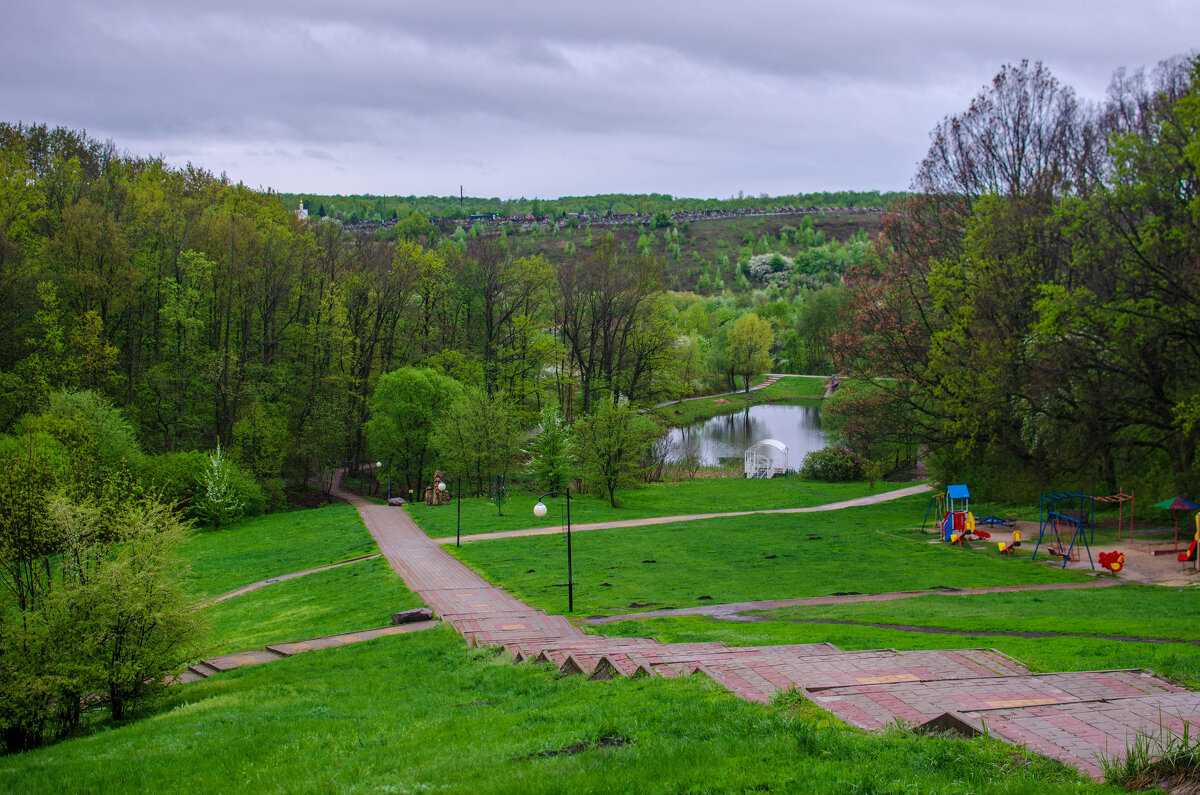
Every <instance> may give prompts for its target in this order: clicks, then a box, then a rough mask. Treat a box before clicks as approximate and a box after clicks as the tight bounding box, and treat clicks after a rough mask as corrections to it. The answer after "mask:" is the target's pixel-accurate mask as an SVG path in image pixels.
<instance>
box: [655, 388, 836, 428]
mask: <svg viewBox="0 0 1200 795" xmlns="http://www.w3.org/2000/svg"><path fill="white" fill-rule="evenodd" d="M762 380H765V379H761V378H760V379H757V380H756V383H761V382H762ZM824 395H825V379H824V378H816V377H810V376H788V377H784V378H781V379H779V380H778V381H776V382H775V383H773V384H771V385H770V386H768V387H765V388H763V389H756V390H754V391H752V392H737V393H732V394H728V395H714V396H713V397H706V398H701V399H699V400H685V401H682V402H676V403H670V404H668V405H666V406H663V407H661V408H658V409H654V410H653V412H652V413H653V414H654V415H655V416H656V417H658V418H659V419H660V420H661V421H662V422H664V423H666V424H668V425H689V424H691V423H693V422H697V421H699V420H704V419H708V418H709V417H717V416H720V415H722V414H732V413H734V412H737V411H741V410H743V409H745V408H748V407H750V406H756V405H758V404H760V403H795V402H800V401H811V400H820V399H821V398H822V397H823V396H824Z"/></svg>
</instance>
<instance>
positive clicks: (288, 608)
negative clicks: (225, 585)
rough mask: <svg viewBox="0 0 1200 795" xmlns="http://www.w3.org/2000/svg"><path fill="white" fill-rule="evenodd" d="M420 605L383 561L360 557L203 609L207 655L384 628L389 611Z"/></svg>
mask: <svg viewBox="0 0 1200 795" xmlns="http://www.w3.org/2000/svg"><path fill="white" fill-rule="evenodd" d="M363 532H366V531H365V530H364V531H363ZM422 604H423V603H422V602H421V600H420V598H419V597H418V596H417V595H416V594H414V593H412V592H411V591H409V590H408V589H407V588H406V587H404V582H403V581H402V580H401V579H400V578H399V577H398V576H397V575H396V573H395V572H394V571H392V567H391V566H390V565H388V562H387V561H386V560H384V559H383V558H375V559H373V560H364V561H362V562H360V563H354V564H351V565H349V566H342V567H341V568H337V569H329V570H328V571H321V572H317V573H315V574H307V575H305V576H303V577H297V578H295V579H293V580H284V581H283V582H280V583H275V584H273V585H268V586H266V587H265V588H261V589H259V590H257V591H251V592H249V593H245V594H242V595H241V596H238V597H235V598H233V599H227V600H225V601H224V602H219V603H217V604H215V605H211V606H210V607H207V608H206V609H205V610H204V615H205V617H206V618H207V619H208V621H209V623H210V624H211V626H212V632H213V640H214V642H213V645H212V647H211V648H210V649H209V650H208V652H207V654H208V655H213V654H223V653H226V652H233V651H246V650H248V649H256V648H261V647H262V646H265V645H267V644H268V643H281V642H285V641H292V640H308V639H309V638H317V637H321V636H322V635H336V634H339V633H342V632H355V631H357V630H361V629H373V628H376V627H384V626H387V625H388V621H389V619H390V618H391V615H392V613H396V612H399V611H400V610H407V609H408V608H410V607H420V606H421V605H422Z"/></svg>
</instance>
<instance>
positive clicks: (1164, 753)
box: [1100, 720, 1200, 792]
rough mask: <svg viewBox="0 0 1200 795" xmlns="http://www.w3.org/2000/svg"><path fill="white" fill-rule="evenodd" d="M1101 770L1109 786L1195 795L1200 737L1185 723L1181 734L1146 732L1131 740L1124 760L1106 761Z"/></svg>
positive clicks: (1199, 780)
mask: <svg viewBox="0 0 1200 795" xmlns="http://www.w3.org/2000/svg"><path fill="white" fill-rule="evenodd" d="M1160 723H1161V721H1160ZM1100 766H1101V768H1102V769H1103V770H1104V780H1105V781H1106V782H1108V783H1109V784H1116V785H1118V786H1122V787H1125V788H1127V789H1131V790H1140V789H1147V788H1149V787H1151V786H1158V787H1161V788H1163V789H1166V790H1168V791H1171V792H1180V791H1182V792H1195V791H1197V787H1198V785H1200V735H1195V736H1194V735H1193V734H1192V724H1191V722H1190V721H1186V720H1185V721H1184V722H1183V733H1182V734H1175V733H1174V732H1171V731H1168V730H1167V729H1165V728H1163V727H1162V726H1160V727H1159V729H1158V731H1153V730H1145V729H1143V730H1140V731H1138V733H1137V734H1135V735H1134V737H1133V739H1132V740H1130V742H1129V745H1128V747H1127V748H1126V749H1125V755H1124V757H1120V756H1117V755H1115V754H1114V755H1112V756H1107V757H1103V758H1101V759H1100Z"/></svg>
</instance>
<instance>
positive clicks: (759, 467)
mask: <svg viewBox="0 0 1200 795" xmlns="http://www.w3.org/2000/svg"><path fill="white" fill-rule="evenodd" d="M787 467H788V448H787V445H786V444H784V443H783V442H781V441H779V440H778V439H763V440H762V441H761V442H757V443H756V444H754V445H752V446H751V447H750V448H749V449H748V450H746V477H748V478H772V477H775V476H776V475H782V474H783V473H784V472H787Z"/></svg>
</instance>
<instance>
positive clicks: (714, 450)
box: [668, 401, 825, 469]
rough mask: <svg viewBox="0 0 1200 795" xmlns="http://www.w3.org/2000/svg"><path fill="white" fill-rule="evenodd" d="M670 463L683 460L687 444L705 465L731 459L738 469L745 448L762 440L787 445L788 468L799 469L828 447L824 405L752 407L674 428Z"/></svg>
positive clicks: (766, 405)
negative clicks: (808, 456)
mask: <svg viewBox="0 0 1200 795" xmlns="http://www.w3.org/2000/svg"><path fill="white" fill-rule="evenodd" d="M669 438H670V440H671V442H672V448H671V454H670V455H669V456H668V460H669V461H678V460H679V459H681V458H683V457H684V451H685V443H686V444H690V445H691V446H693V447H695V448H696V449H697V451H698V453H699V456H700V464H701V465H702V466H713V465H715V464H719V463H721V460H722V459H732V460H733V461H734V462H736V463H737V464H738V465H739V466H740V465H741V463H742V457H743V455H744V454H745V452H746V448H747V447H749V446H750V445H752V444H754V443H756V442H761V441H762V440H763V439H778V440H779V441H781V442H783V443H784V444H786V445H787V446H788V469H799V468H800V463H801V462H802V461H803V460H804V456H805V454H806V453H809V452H811V451H813V450H820V449H821V448H822V447H824V446H825V432H824V431H823V430H821V406H820V404H819V403H818V402H816V401H813V402H812V403H807V404H804V405H797V406H779V405H771V404H764V405H759V406H750V407H749V408H747V409H744V410H742V411H739V412H737V413H736V414H722V415H721V416H719V417H710V418H709V419H707V420H701V421H699V422H694V423H692V424H691V425H681V426H679V427H676V428H672V429H671V433H670V437H669Z"/></svg>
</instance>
